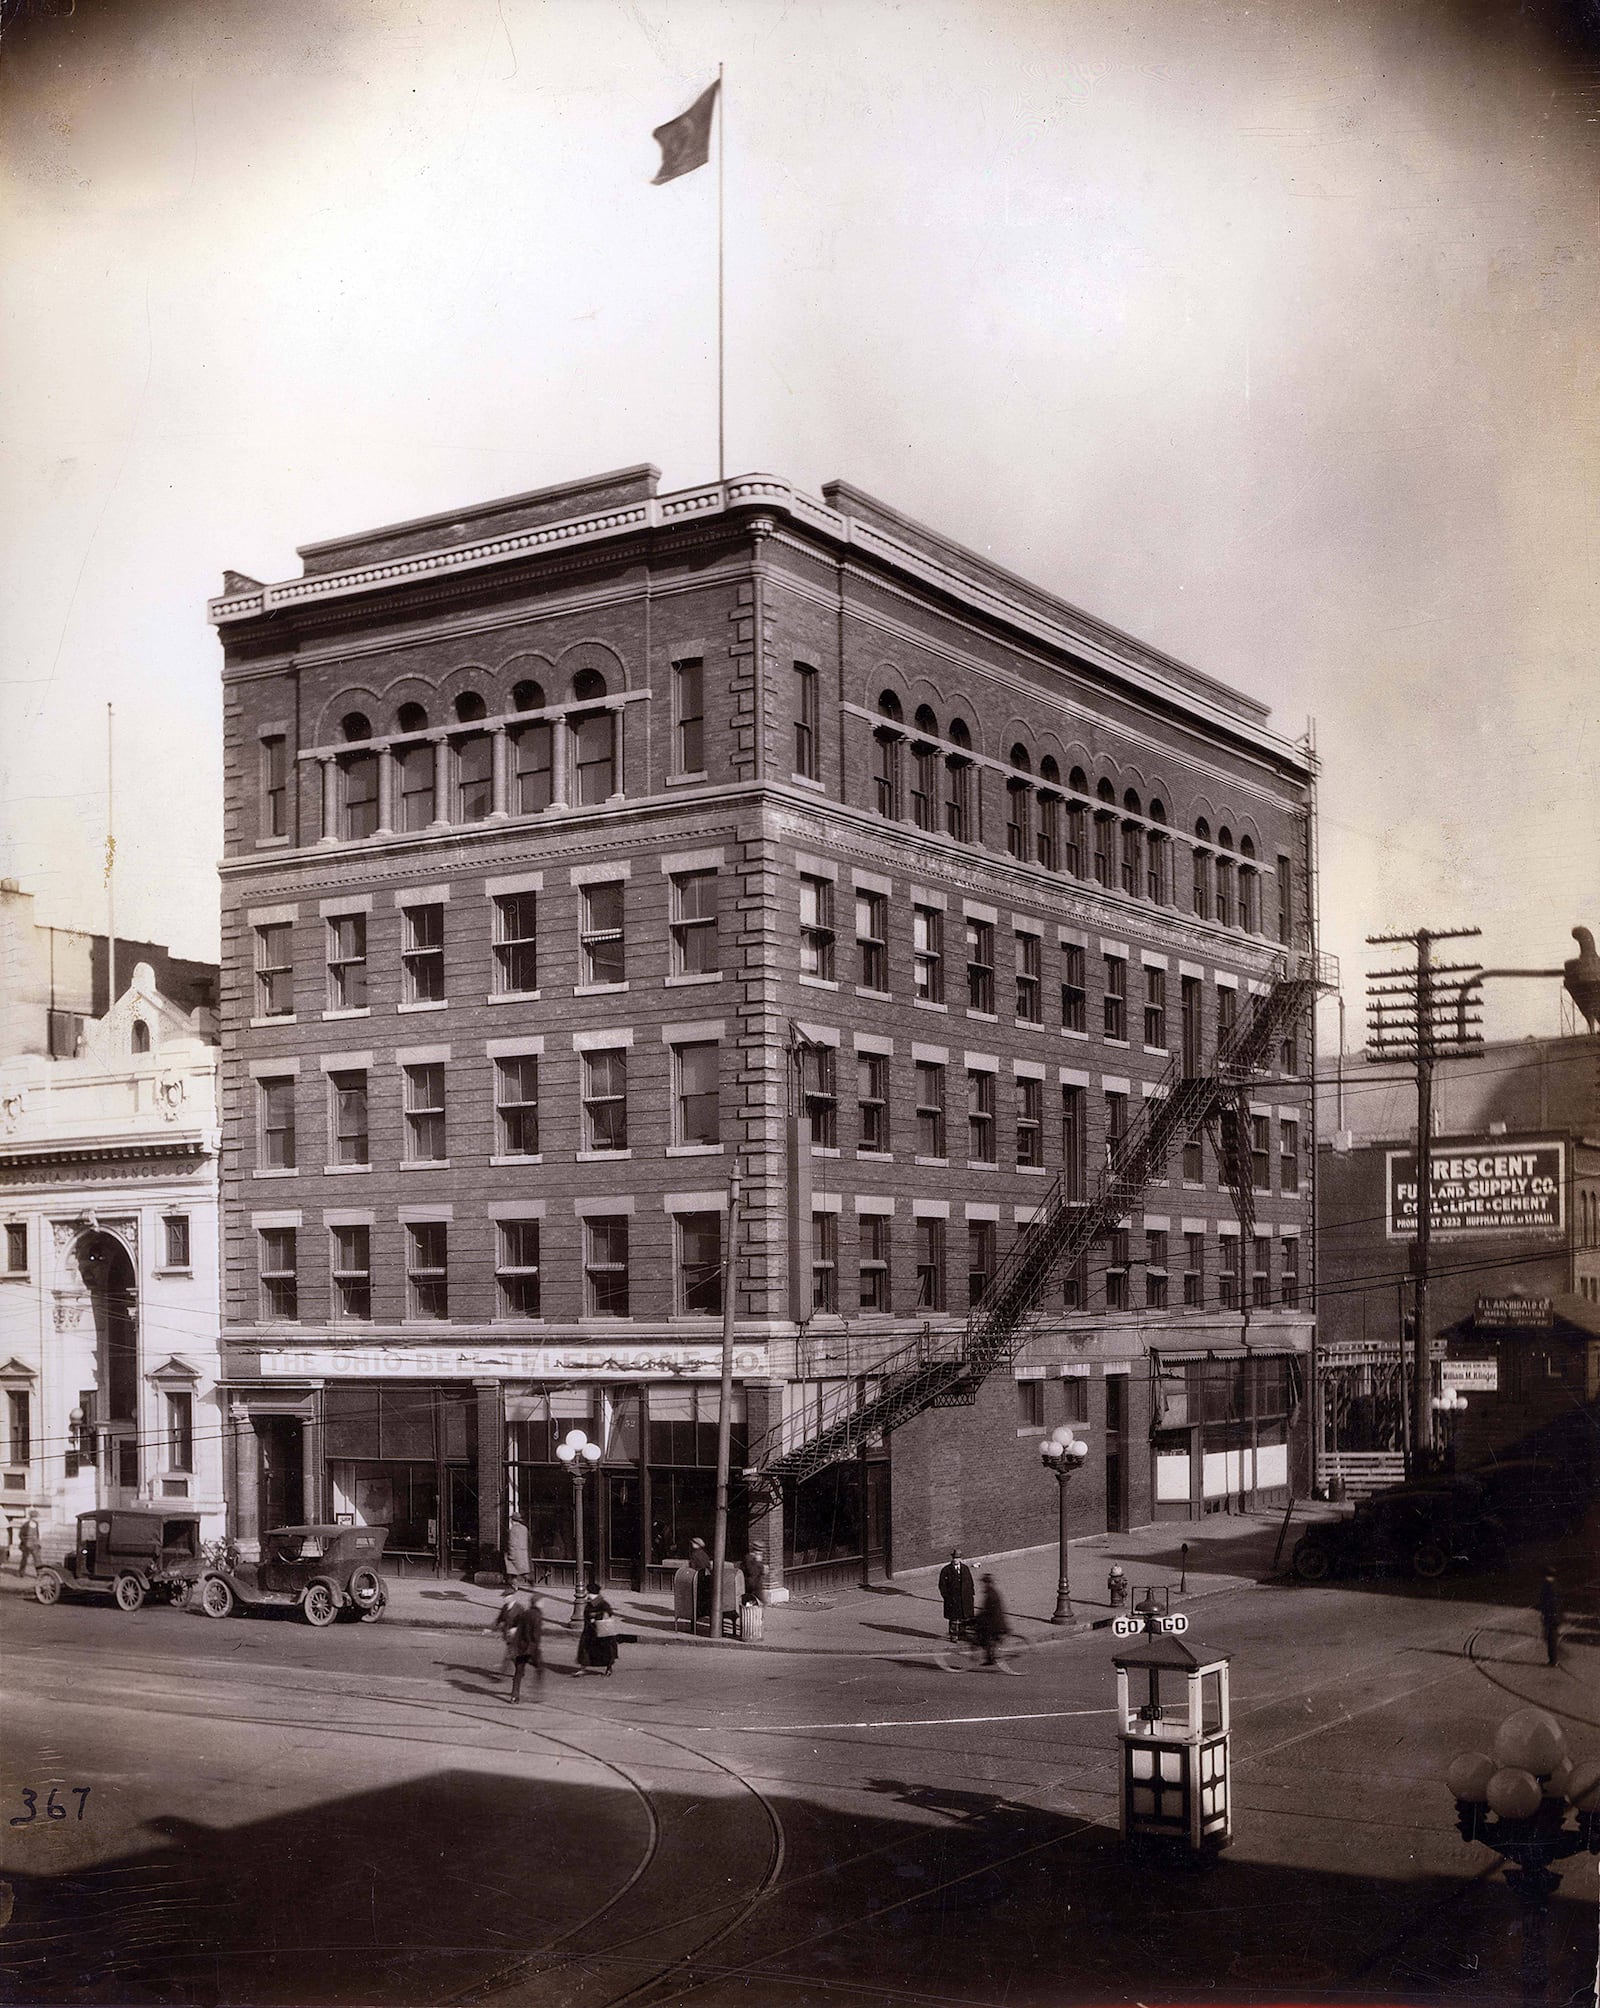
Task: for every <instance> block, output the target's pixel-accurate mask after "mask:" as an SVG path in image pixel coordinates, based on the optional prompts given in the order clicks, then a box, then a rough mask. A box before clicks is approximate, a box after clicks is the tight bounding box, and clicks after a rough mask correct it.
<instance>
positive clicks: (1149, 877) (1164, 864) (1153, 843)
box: [1144, 796, 1172, 906]
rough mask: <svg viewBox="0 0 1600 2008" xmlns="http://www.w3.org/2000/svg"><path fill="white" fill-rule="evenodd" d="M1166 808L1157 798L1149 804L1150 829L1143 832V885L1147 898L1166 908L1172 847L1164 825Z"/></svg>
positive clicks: (1170, 885) (1170, 890)
mask: <svg viewBox="0 0 1600 2008" xmlns="http://www.w3.org/2000/svg"><path fill="white" fill-rule="evenodd" d="M1166 820H1167V812H1166V808H1165V807H1164V805H1163V804H1162V802H1161V800H1160V798H1159V797H1157V796H1153V797H1152V798H1151V802H1150V822H1151V826H1152V827H1151V828H1150V829H1148V830H1146V831H1145V837H1144V842H1145V872H1144V884H1145V892H1146V894H1147V896H1148V897H1149V898H1150V899H1151V900H1152V901H1153V902H1154V903H1155V904H1156V905H1157V906H1167V905H1169V904H1170V903H1171V899H1172V845H1171V843H1170V842H1169V841H1168V838H1167V835H1166V830H1165V827H1164V826H1165V824H1166Z"/></svg>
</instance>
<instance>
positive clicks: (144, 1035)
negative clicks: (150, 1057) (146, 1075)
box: [133, 1018, 150, 1053]
mask: <svg viewBox="0 0 1600 2008" xmlns="http://www.w3.org/2000/svg"><path fill="white" fill-rule="evenodd" d="M133 1050H134V1051H135V1052H136V1053H148V1052H149V1050H150V1027H149V1026H148V1025H147V1024H146V1023H145V1022H144V1020H143V1019H142V1018H135V1019H134V1021H133Z"/></svg>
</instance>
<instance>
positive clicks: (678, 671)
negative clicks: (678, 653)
mask: <svg viewBox="0 0 1600 2008" xmlns="http://www.w3.org/2000/svg"><path fill="white" fill-rule="evenodd" d="M672 710H673V729H674V734H675V738H674V750H675V751H676V754H677V765H676V767H675V768H674V769H673V772H674V773H677V774H703V773H704V772H705V770H706V704H705V670H704V667H703V666H702V664H701V663H700V661H699V660H698V659H695V660H692V661H687V662H675V663H674V664H673V665H672Z"/></svg>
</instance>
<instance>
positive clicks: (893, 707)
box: [872, 690, 905, 822]
mask: <svg viewBox="0 0 1600 2008" xmlns="http://www.w3.org/2000/svg"><path fill="white" fill-rule="evenodd" d="M878 712H879V715H880V716H881V717H883V718H884V719H886V720H889V721H890V723H888V724H884V725H880V726H878V727H877V729H876V730H875V731H874V733H873V735H872V806H873V808H874V809H876V810H877V812H878V814H879V815H880V816H883V817H886V818H887V819H888V820H889V821H890V822H898V820H899V818H900V813H901V810H900V788H901V778H900V748H901V746H902V745H903V744H904V741H903V739H902V738H901V735H900V732H899V730H898V725H899V721H900V720H901V719H902V718H904V716H905V713H904V712H903V711H902V709H901V706H900V700H899V698H898V697H896V696H895V694H894V692H893V691H892V690H885V691H884V692H882V693H881V695H880V696H879V698H878Z"/></svg>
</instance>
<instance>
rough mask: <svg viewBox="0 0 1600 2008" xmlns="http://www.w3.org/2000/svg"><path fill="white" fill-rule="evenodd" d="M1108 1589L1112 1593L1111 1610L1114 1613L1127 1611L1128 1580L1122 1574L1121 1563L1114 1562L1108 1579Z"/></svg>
mask: <svg viewBox="0 0 1600 2008" xmlns="http://www.w3.org/2000/svg"><path fill="white" fill-rule="evenodd" d="M1106 1589H1107V1591H1108V1592H1109V1593H1110V1597H1111V1608H1112V1609H1113V1610H1114V1611H1121V1610H1126V1609H1127V1607H1128V1579H1127V1577H1126V1576H1125V1575H1124V1574H1123V1573H1122V1564H1121V1563H1120V1562H1113V1563H1112V1564H1111V1573H1110V1575H1109V1576H1107V1577H1106Z"/></svg>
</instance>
